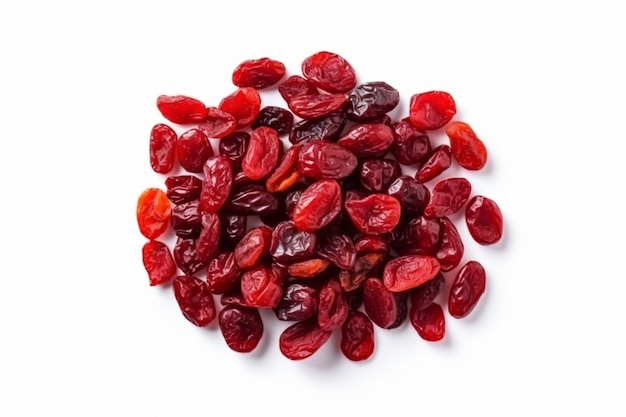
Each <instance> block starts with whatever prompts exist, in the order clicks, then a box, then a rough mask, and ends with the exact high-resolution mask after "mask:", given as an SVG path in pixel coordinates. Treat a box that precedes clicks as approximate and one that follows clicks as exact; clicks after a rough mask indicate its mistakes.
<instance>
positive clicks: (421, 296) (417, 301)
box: [410, 272, 446, 310]
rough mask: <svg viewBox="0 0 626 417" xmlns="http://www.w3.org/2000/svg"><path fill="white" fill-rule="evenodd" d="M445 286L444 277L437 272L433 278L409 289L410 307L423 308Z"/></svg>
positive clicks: (431, 301) (433, 299)
mask: <svg viewBox="0 0 626 417" xmlns="http://www.w3.org/2000/svg"><path fill="white" fill-rule="evenodd" d="M445 286H446V279H445V278H444V276H443V274H442V273H441V272H439V273H438V274H437V276H435V278H433V279H431V280H430V281H428V282H425V283H424V284H422V285H420V286H419V287H416V288H414V289H413V290H411V296H410V297H411V308H412V309H415V310H423V309H425V308H426V307H428V306H429V305H431V304H432V303H433V301H435V298H437V296H438V295H439V294H441V292H442V291H443V289H444V287H445Z"/></svg>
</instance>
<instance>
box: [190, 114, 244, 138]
mask: <svg viewBox="0 0 626 417" xmlns="http://www.w3.org/2000/svg"><path fill="white" fill-rule="evenodd" d="M236 128H237V120H235V117H234V116H233V115H232V114H230V113H227V112H225V111H223V110H220V109H218V108H217V107H207V117H206V119H205V120H204V121H203V122H202V123H200V124H199V125H198V130H199V131H201V132H202V133H204V134H205V135H206V136H207V137H208V138H218V139H219V138H223V137H225V136H228V135H230V134H231V133H233V132H234V131H235V129H236Z"/></svg>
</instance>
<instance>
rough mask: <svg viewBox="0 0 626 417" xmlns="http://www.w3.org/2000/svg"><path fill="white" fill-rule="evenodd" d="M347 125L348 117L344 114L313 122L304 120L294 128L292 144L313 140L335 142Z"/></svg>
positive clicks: (323, 117) (324, 117)
mask: <svg viewBox="0 0 626 417" xmlns="http://www.w3.org/2000/svg"><path fill="white" fill-rule="evenodd" d="M345 124H346V115H345V113H342V112H337V113H332V114H329V115H327V116H322V117H318V118H317V119H312V120H302V121H301V122H298V123H296V124H295V125H294V126H293V129H292V131H291V133H290V134H289V141H290V142H291V143H307V142H310V141H313V140H328V141H335V140H336V139H337V138H338V137H339V133H340V132H341V129H343V127H344V125H345Z"/></svg>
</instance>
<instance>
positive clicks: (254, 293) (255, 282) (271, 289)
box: [241, 263, 283, 308]
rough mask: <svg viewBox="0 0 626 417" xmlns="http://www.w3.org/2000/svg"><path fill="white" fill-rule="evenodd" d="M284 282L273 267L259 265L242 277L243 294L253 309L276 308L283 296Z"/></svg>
mask: <svg viewBox="0 0 626 417" xmlns="http://www.w3.org/2000/svg"><path fill="white" fill-rule="evenodd" d="M282 281H283V279H282V276H280V275H278V274H277V272H276V270H274V269H273V268H272V267H271V266H269V265H266V264H264V263H258V264H257V265H255V266H254V267H252V268H251V269H249V270H247V271H246V272H244V274H243V275H242V276H241V294H242V295H243V299H244V300H245V302H246V304H247V305H249V306H251V307H259V308H274V307H276V306H277V305H278V303H280V300H281V298H282V295H283V288H282V284H283V282H282Z"/></svg>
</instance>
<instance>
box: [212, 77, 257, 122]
mask: <svg viewBox="0 0 626 417" xmlns="http://www.w3.org/2000/svg"><path fill="white" fill-rule="evenodd" d="M218 107H219V109H220V110H223V111H225V112H226V113H229V114H231V115H233V116H234V117H235V120H237V127H236V128H237V129H243V128H244V127H247V126H250V125H251V124H252V122H253V121H254V119H256V117H257V116H258V114H259V110H261V96H260V95H259V92H258V91H257V90H256V89H255V88H252V87H243V88H240V89H238V90H236V91H235V92H233V93H232V94H231V95H229V96H228V97H225V98H224V99H223V100H222V101H221V102H220V105H219V106H218Z"/></svg>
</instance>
